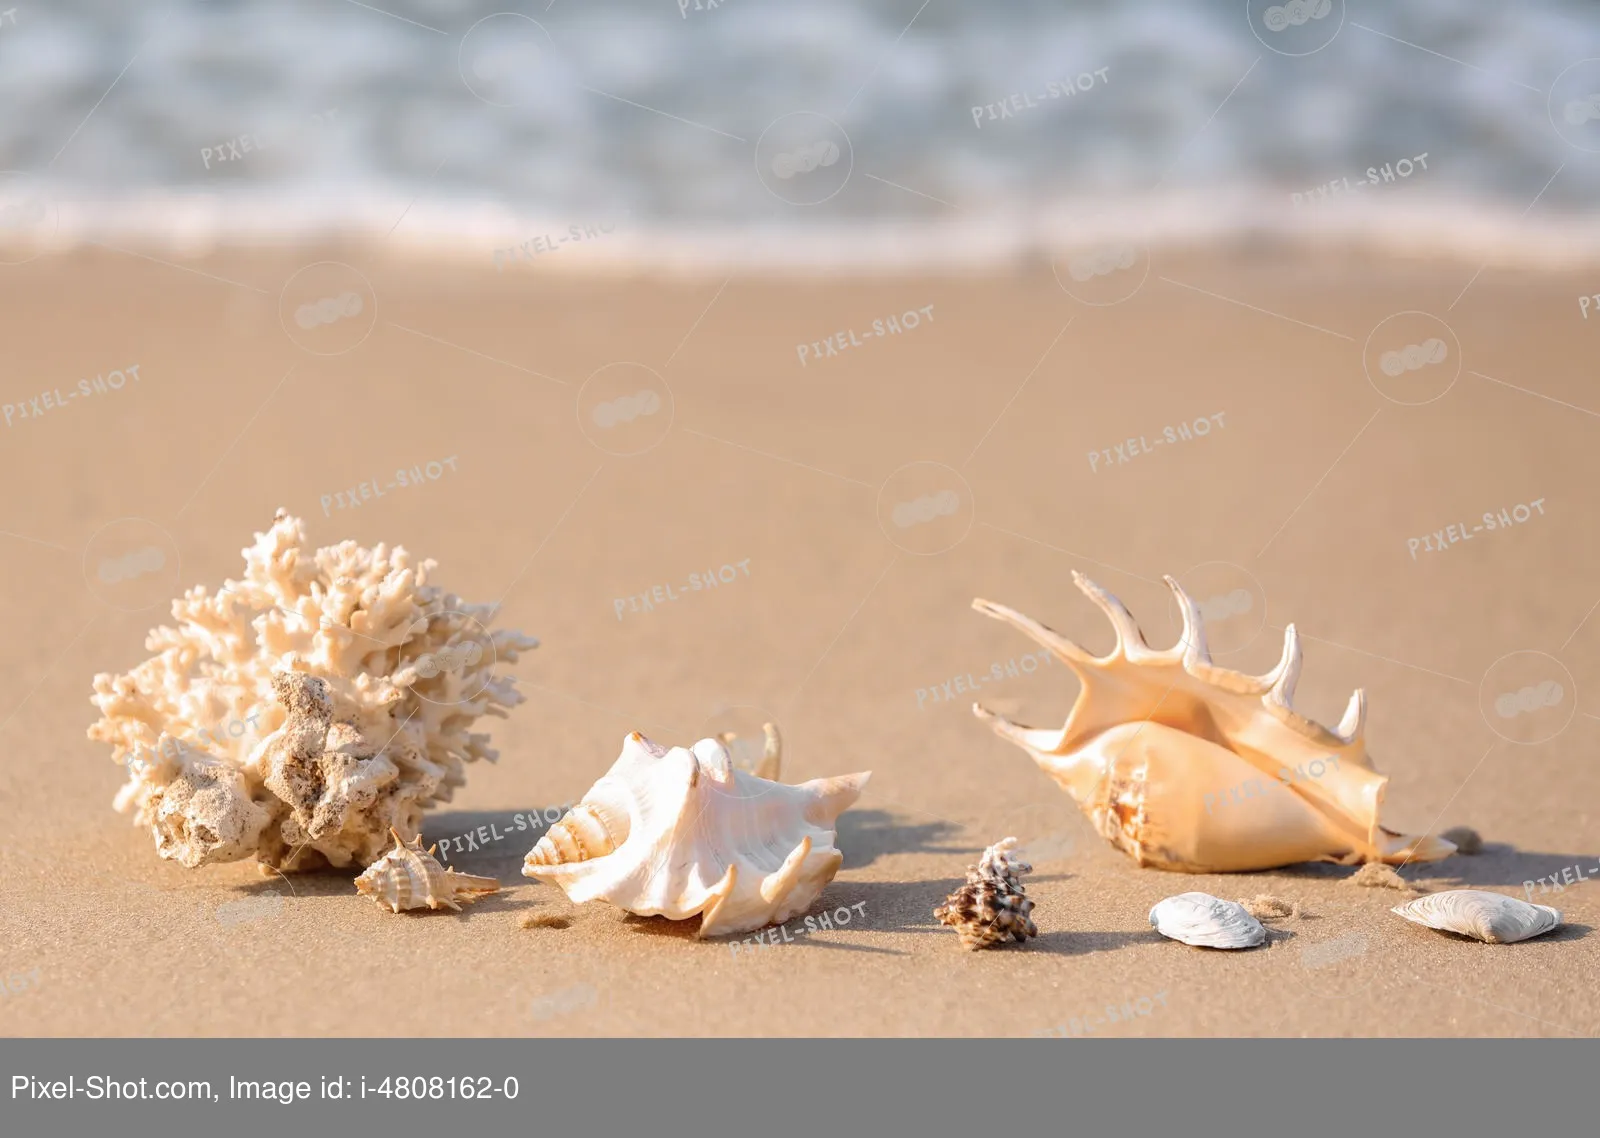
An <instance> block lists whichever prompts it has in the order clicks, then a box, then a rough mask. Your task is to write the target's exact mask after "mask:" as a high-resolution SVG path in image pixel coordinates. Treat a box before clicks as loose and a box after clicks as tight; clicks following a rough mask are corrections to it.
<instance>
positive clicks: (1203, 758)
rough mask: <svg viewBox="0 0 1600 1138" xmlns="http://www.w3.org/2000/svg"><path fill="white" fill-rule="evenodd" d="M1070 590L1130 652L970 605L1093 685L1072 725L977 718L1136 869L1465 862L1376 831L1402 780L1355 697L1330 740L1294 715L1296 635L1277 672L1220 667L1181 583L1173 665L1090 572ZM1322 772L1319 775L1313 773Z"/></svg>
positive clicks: (1441, 847) (1287, 642)
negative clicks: (1086, 646)
mask: <svg viewBox="0 0 1600 1138" xmlns="http://www.w3.org/2000/svg"><path fill="white" fill-rule="evenodd" d="M1072 579H1073V581H1074V582H1075V583H1076V584H1077V586H1078V588H1080V589H1082V590H1083V592H1084V593H1085V594H1087V595H1088V597H1089V599H1090V600H1092V601H1094V602H1095V604H1097V605H1099V606H1100V608H1101V609H1102V610H1104V611H1105V613H1106V615H1107V616H1108V617H1110V618H1111V623H1112V625H1113V627H1114V628H1115V629H1116V633H1117V645H1116V647H1115V648H1114V649H1112V651H1111V652H1110V653H1109V654H1108V655H1106V656H1103V657H1096V656H1092V655H1090V654H1089V653H1088V652H1086V651H1084V650H1083V649H1082V648H1080V647H1079V646H1078V645H1076V644H1074V643H1073V642H1072V641H1070V640H1068V639H1067V638H1066V637H1064V636H1062V635H1060V634H1059V633H1057V632H1055V631H1053V630H1051V629H1049V628H1046V627H1045V626H1044V625H1042V624H1039V623H1038V622H1037V621H1033V620H1030V619H1029V618H1028V617H1025V616H1023V615H1022V614H1021V613H1018V612H1015V611H1013V610H1011V609H1008V608H1006V607H1004V606H1003V605H997V604H993V603H991V602H989V601H985V600H975V601H973V602H972V607H973V608H975V609H977V610H978V611H979V612H981V613H984V614H985V615H987V616H992V617H995V618H996V619H998V620H1003V621H1005V622H1006V623H1008V624H1010V625H1012V626H1014V627H1016V628H1019V629H1021V630H1022V631H1023V632H1026V633H1027V634H1028V635H1029V636H1031V637H1032V638H1033V639H1034V640H1035V641H1037V642H1038V643H1039V644H1041V645H1043V646H1044V647H1046V648H1048V649H1050V651H1051V652H1052V653H1053V654H1054V655H1055V657H1056V658H1057V659H1058V660H1060V661H1061V662H1062V663H1064V664H1066V665H1067V666H1068V667H1069V668H1071V669H1072V670H1073V672H1074V673H1075V674H1076V675H1077V676H1078V678H1079V680H1081V681H1082V683H1083V690H1082V691H1080V692H1079V693H1078V699H1077V702H1076V703H1074V704H1073V707H1072V713H1071V714H1070V715H1069V716H1068V717H1067V722H1066V726H1064V727H1062V728H1061V729H1060V730H1049V729H1045V728H1030V727H1022V726H1020V725H1018V724H1016V723H1013V722H1011V721H1010V720H1008V719H1006V718H1004V717H1003V716H998V715H995V714H994V713H993V712H991V711H989V710H988V709H986V708H984V707H982V706H980V705H978V704H973V707H972V710H973V713H974V714H976V715H977V716H978V718H980V719H983V720H986V721H988V722H989V724H990V726H992V727H993V728H994V730H995V733H996V734H998V735H1000V736H1001V737H1002V738H1005V739H1009V740H1011V741H1012V742H1013V743H1016V744H1017V745H1018V746H1020V747H1022V749H1023V750H1025V751H1027V752H1028V754H1029V755H1031V756H1032V757H1033V760H1034V762H1036V763H1038V764H1039V766H1040V767H1041V768H1043V769H1044V771H1045V772H1046V773H1047V774H1049V775H1050V776H1051V777H1052V778H1054V779H1055V780H1056V782H1058V783H1059V784H1060V785H1061V786H1062V788H1063V789H1065V790H1066V791H1067V793H1068V794H1070V795H1072V797H1073V800H1074V801H1076V802H1077V803H1078V806H1079V807H1080V808H1081V809H1082V810H1083V811H1084V813H1085V814H1087V815H1088V816H1089V819H1090V820H1091V821H1092V822H1093V823H1094V827H1095V829H1096V830H1097V831H1099V833H1100V834H1101V835H1102V836H1103V837H1105V838H1107V839H1108V840H1110V842H1111V844H1112V845H1114V846H1116V847H1117V848H1118V849H1120V850H1122V851H1123V852H1125V853H1127V854H1129V855H1130V856H1131V857H1132V858H1133V859H1134V860H1135V861H1136V862H1138V863H1139V865H1141V866H1153V867H1155V868H1157V869H1169V870H1176V871H1180V872H1187V873H1227V872H1242V871H1250V870H1263V869H1275V868H1277V867H1279V866H1284V865H1293V864H1294V863H1296V862H1302V861H1331V862H1336V863H1338V864H1340V865H1354V864H1356V863H1357V862H1365V861H1385V862H1390V863H1396V864H1403V863H1405V862H1407V861H1437V860H1438V859H1440V858H1443V857H1448V856H1449V855H1450V854H1452V853H1454V852H1455V846H1453V845H1452V844H1451V843H1449V842H1447V841H1444V840H1443V839H1441V838H1435V837H1432V836H1422V837H1417V836H1412V835H1405V834H1397V833H1395V832H1393V831H1391V830H1386V829H1384V828H1383V827H1382V826H1381V825H1379V824H1378V808H1379V807H1380V805H1381V804H1382V802H1383V795H1384V789H1385V787H1386V786H1387V784H1388V781H1389V780H1388V779H1387V778H1386V777H1385V776H1383V775H1380V774H1378V773H1377V771H1376V770H1374V769H1373V766H1372V760H1371V759H1370V758H1368V757H1367V753H1366V743H1365V739H1364V738H1363V735H1364V727H1365V723H1366V695H1365V693H1364V692H1362V691H1360V690H1359V689H1358V690H1357V691H1356V693H1355V694H1354V696H1352V697H1351V700H1350V707H1349V710H1348V711H1347V712H1346V713H1345V716H1344V719H1343V721H1342V722H1340V724H1339V726H1338V728H1337V729H1335V730H1332V731H1330V730H1329V729H1328V728H1326V727H1323V726H1322V725H1321V724H1318V723H1314V722H1312V721H1311V720H1309V719H1306V718H1304V717H1303V716H1301V715H1298V714H1297V713H1296V712H1295V711H1294V710H1293V708H1292V706H1291V699H1292V697H1293V694H1294V686H1295V682H1296V681H1297V680H1298V679H1299V677H1300V638H1299V636H1298V635H1297V634H1296V633H1295V630H1294V625H1292V624H1291V625H1290V626H1289V627H1288V628H1287V629H1286V630H1285V633H1284V641H1283V658H1282V660H1281V661H1280V662H1279V663H1278V666H1277V667H1275V668H1273V669H1272V671H1270V672H1268V673H1267V674H1266V675H1264V676H1250V675H1246V674H1244V673H1242V672H1234V671H1230V670H1229V669H1227V668H1221V667H1218V666H1217V665H1215V664H1213V663H1212V662H1211V657H1210V655H1209V654H1208V653H1207V651H1206V641H1205V629H1204V626H1203V625H1202V623H1201V617H1200V611H1199V609H1198V607H1197V606H1196V605H1195V602H1194V601H1193V600H1192V599H1191V598H1190V597H1189V596H1188V595H1187V594H1185V593H1184V591H1183V590H1182V589H1181V588H1180V587H1179V586H1178V583H1177V582H1176V581H1175V580H1173V579H1172V578H1171V577H1168V578H1166V582H1167V584H1168V585H1169V586H1170V587H1171V589H1172V591H1173V593H1174V594H1175V595H1176V597H1177V599H1178V605H1179V607H1180V609H1181V610H1182V612H1183V635H1182V637H1181V639H1180V640H1179V642H1178V644H1177V645H1176V646H1174V647H1172V648H1169V649H1167V650H1165V651H1156V650H1154V649H1152V648H1151V647H1150V646H1149V645H1147V644H1146V643H1145V641H1144V636H1143V635H1142V634H1141V633H1140V632H1139V629H1138V626H1137V625H1135V624H1134V621H1133V617H1132V616H1130V615H1129V613H1128V610H1127V609H1125V608H1124V607H1123V606H1122V602H1121V601H1119V600H1117V598H1116V597H1114V596H1112V595H1111V594H1110V593H1108V592H1106V591H1105V590H1104V589H1102V588H1100V586H1098V585H1096V584H1094V583H1093V582H1092V581H1090V580H1089V579H1088V578H1086V577H1084V576H1083V575H1082V574H1080V573H1074V574H1073V575H1072ZM1319 769H1320V770H1321V771H1322V773H1321V775H1320V776H1318V777H1305V776H1304V775H1303V772H1305V771H1306V770H1310V771H1313V772H1315V771H1317V770H1319ZM1284 773H1288V774H1290V776H1291V777H1290V778H1289V779H1284V778H1283V777H1282V776H1283V774H1284ZM1252 781H1253V782H1254V783H1255V784H1256V785H1258V786H1259V785H1260V784H1261V783H1262V782H1263V781H1267V782H1271V783H1272V784H1273V785H1272V786H1271V787H1270V788H1269V789H1268V790H1267V791H1266V792H1264V793H1262V794H1261V795H1259V796H1257V797H1254V798H1250V799H1248V800H1246V801H1245V802H1243V803H1240V804H1234V805H1228V806H1225V807H1224V808H1222V809H1212V808H1211V807H1213V806H1214V804H1215V803H1214V800H1215V797H1216V796H1217V795H1218V794H1219V793H1222V794H1226V793H1227V792H1228V791H1229V790H1230V788H1233V787H1238V786H1240V785H1242V784H1243V785H1248V784H1250V783H1251V782H1252ZM1208 795H1210V796H1212V798H1211V800H1208V798H1207V796H1208Z"/></svg>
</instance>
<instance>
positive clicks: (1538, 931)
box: [1390, 889, 1562, 944]
mask: <svg viewBox="0 0 1600 1138" xmlns="http://www.w3.org/2000/svg"><path fill="white" fill-rule="evenodd" d="M1390 912H1393V913H1398V914H1400V916H1402V917H1404V918H1405V919H1406V920H1408V921H1410V922H1411V923H1412V924H1415V925H1423V926H1425V927H1427V928H1430V929H1440V930H1442V931H1444V932H1448V933H1460V934H1461V935H1462V936H1469V937H1472V938H1473V939H1474V940H1481V941H1483V942H1485V943H1486V944H1515V943H1516V942H1517V941H1519V940H1528V939H1530V938H1532V937H1536V936H1543V935H1544V934H1545V933H1547V932H1549V931H1550V930H1552V929H1554V928H1556V927H1557V926H1558V925H1560V924H1561V921H1562V917H1561V910H1559V909H1552V908H1551V907H1550V906H1549V905H1532V904H1529V903H1528V902H1527V901H1519V900H1517V899H1516V898H1515V897H1507V896H1506V895H1505V894H1504V893H1490V892H1487V891H1485V890H1482V889H1451V890H1447V891H1446V892H1444V893H1430V894H1428V895H1427V896H1426V897H1418V898H1417V899H1416V900H1414V901H1407V902H1406V903H1405V904H1403V905H1396V906H1395V907H1394V908H1393V909H1391V910H1390Z"/></svg>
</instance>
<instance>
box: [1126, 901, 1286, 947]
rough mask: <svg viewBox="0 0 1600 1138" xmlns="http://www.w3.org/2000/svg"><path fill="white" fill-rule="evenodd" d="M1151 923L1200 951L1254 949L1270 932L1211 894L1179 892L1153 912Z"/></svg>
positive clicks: (1233, 903)
mask: <svg viewBox="0 0 1600 1138" xmlns="http://www.w3.org/2000/svg"><path fill="white" fill-rule="evenodd" d="M1150 924H1151V926H1152V927H1153V928H1154V929H1155V930H1156V931H1157V932H1159V933H1160V934H1161V935H1162V936H1164V937H1170V938H1171V939H1173V940H1181V941H1182V942H1183V943H1184V944H1192V945H1196V946H1197V947H1200V948H1254V947H1255V946H1256V945H1258V944H1263V943H1265V942H1266V939H1267V930H1266V929H1265V928H1263V927H1262V925H1261V922H1260V921H1258V920H1256V919H1255V918H1254V917H1252V916H1251V915H1250V913H1249V910H1247V909H1246V908H1245V907H1244V906H1243V905H1241V904H1239V903H1238V902H1236V901H1224V900H1223V899H1222V898H1220V897H1213V896H1211V894H1209V893H1179V894H1178V895H1177V896H1176V897H1168V898H1167V899H1166V900H1165V901H1161V902H1159V903H1158V904H1157V905H1156V906H1155V908H1153V909H1151V910H1150Z"/></svg>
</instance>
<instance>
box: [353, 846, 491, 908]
mask: <svg viewBox="0 0 1600 1138" xmlns="http://www.w3.org/2000/svg"><path fill="white" fill-rule="evenodd" d="M389 836H390V837H391V838H393V839H394V848H393V849H391V850H390V851H389V852H388V853H386V854H384V855H383V856H382V857H380V858H379V859H378V860H377V861H375V862H373V863H372V864H371V865H369V866H367V868H366V870H365V871H364V872H363V873H362V874H361V876H360V877H358V878H356V892H358V893H360V894H361V895H362V896H365V897H371V898H372V899H373V900H374V901H376V902H377V903H378V904H379V905H387V906H388V907H389V911H390V912H391V913H398V912H399V911H400V910H401V909H421V908H423V907H424V906H426V907H427V908H429V909H442V908H449V909H455V910H457V911H458V912H459V911H460V909H461V906H460V905H459V904H457V900H458V899H459V900H461V901H476V900H477V899H478V898H479V897H481V896H483V895H484V894H485V893H498V892H499V891H500V883H499V882H498V881H496V880H495V879H494V878H492V877H476V876H474V875H473V874H470V873H457V872H456V871H455V870H453V869H446V868H445V867H444V866H442V865H440V864H439V862H438V859H437V858H435V857H434V856H433V851H434V850H436V849H438V848H439V847H438V846H432V847H430V848H429V849H426V850H424V849H423V848H422V839H421V838H417V839H415V840H413V841H411V842H409V843H408V842H407V841H406V840H405V839H404V838H402V837H401V836H400V835H399V834H398V833H396V832H395V831H394V830H390V831H389Z"/></svg>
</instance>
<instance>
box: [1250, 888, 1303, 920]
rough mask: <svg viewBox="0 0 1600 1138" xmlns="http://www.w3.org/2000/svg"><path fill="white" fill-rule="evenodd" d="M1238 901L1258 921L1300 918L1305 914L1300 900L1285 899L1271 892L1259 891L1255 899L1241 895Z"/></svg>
mask: <svg viewBox="0 0 1600 1138" xmlns="http://www.w3.org/2000/svg"><path fill="white" fill-rule="evenodd" d="M1238 903H1239V904H1240V905H1243V906H1244V910H1245V912H1247V913H1249V914H1250V915H1251V916H1252V917H1254V918H1255V919H1256V920H1258V921H1271V920H1277V919H1279V918H1282V917H1295V918H1299V917H1302V916H1304V915H1305V914H1304V913H1303V912H1302V911H1301V909H1300V902H1298V901H1285V900H1284V899H1283V898H1281V897H1274V896H1273V895H1272V894H1270V893H1257V894H1256V895H1255V898H1254V899H1253V900H1247V899H1245V898H1243V897H1241V898H1239V901H1238Z"/></svg>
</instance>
